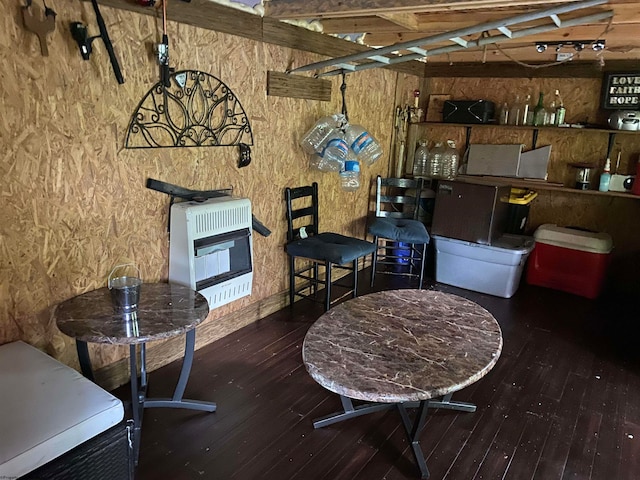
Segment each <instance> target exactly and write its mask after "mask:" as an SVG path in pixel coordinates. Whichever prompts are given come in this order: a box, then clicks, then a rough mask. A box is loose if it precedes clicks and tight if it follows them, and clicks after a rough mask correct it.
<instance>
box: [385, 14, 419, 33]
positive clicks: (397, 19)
mask: <svg viewBox="0 0 640 480" xmlns="http://www.w3.org/2000/svg"><path fill="white" fill-rule="evenodd" d="M378 17H380V18H382V19H383V20H387V21H389V22H391V23H393V24H395V25H397V26H399V27H402V28H405V29H407V30H409V31H416V30H418V17H417V16H416V15H415V14H414V13H380V14H379V15H378Z"/></svg>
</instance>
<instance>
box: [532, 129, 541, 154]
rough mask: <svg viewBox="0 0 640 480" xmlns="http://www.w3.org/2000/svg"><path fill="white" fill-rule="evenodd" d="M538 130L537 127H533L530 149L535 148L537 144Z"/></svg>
mask: <svg viewBox="0 0 640 480" xmlns="http://www.w3.org/2000/svg"><path fill="white" fill-rule="evenodd" d="M539 132H540V131H539V130H538V129H537V128H534V129H533V139H532V140H531V150H535V149H536V145H537V144H538V133H539Z"/></svg>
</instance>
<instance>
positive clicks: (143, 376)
mask: <svg viewBox="0 0 640 480" xmlns="http://www.w3.org/2000/svg"><path fill="white" fill-rule="evenodd" d="M185 337H186V341H185V349H184V357H183V359H182V369H181V370H180V376H179V378H178V383H177V384H176V388H175V390H174V392H173V396H172V397H170V398H169V397H167V398H147V365H146V344H144V343H142V344H140V380H139V381H138V362H137V355H136V345H135V344H132V345H129V362H130V366H131V409H132V411H133V458H134V459H135V463H136V465H137V464H138V454H139V452H140V436H141V433H142V416H143V410H144V409H145V408H184V409H188V410H200V411H203V412H214V411H215V410H216V404H215V403H214V402H204V401H199V400H187V399H184V398H182V396H183V395H184V390H185V388H186V386H187V381H188V380H189V374H190V373H191V366H192V364H193V354H194V350H195V343H196V331H195V329H193V330H189V331H188V332H187V333H186V335H185ZM76 348H77V351H78V358H79V360H80V368H81V370H82V374H83V375H84V376H85V377H87V378H88V379H90V380H92V381H93V380H94V377H93V370H92V368H91V359H90V358H89V350H88V348H87V343H86V342H84V341H81V340H77V341H76Z"/></svg>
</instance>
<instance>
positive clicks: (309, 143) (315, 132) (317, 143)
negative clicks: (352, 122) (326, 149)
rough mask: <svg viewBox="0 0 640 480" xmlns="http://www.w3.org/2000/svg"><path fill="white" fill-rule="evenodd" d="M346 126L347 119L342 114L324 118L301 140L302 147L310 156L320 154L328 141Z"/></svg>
mask: <svg viewBox="0 0 640 480" xmlns="http://www.w3.org/2000/svg"><path fill="white" fill-rule="evenodd" d="M345 124H346V119H345V117H344V115H342V114H341V113H337V114H335V115H329V116H327V117H322V118H321V119H320V120H318V121H317V122H316V123H315V125H314V126H313V127H311V129H310V130H309V131H308V132H307V133H305V134H304V137H302V140H300V146H301V147H302V149H303V150H304V151H305V152H306V153H308V154H309V155H313V154H314V153H320V152H321V151H322V146H323V144H324V143H326V141H327V140H328V139H329V137H330V136H332V135H333V134H334V133H336V130H339V129H340V128H342V127H343V126H344V125H345Z"/></svg>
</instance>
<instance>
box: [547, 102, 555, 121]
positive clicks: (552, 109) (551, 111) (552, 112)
mask: <svg viewBox="0 0 640 480" xmlns="http://www.w3.org/2000/svg"><path fill="white" fill-rule="evenodd" d="M544 124H545V125H555V124H556V101H555V100H551V103H550V104H549V108H547V118H546V119H545V122H544Z"/></svg>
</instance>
